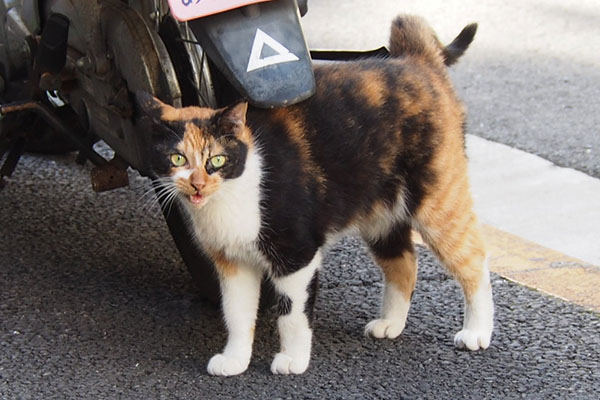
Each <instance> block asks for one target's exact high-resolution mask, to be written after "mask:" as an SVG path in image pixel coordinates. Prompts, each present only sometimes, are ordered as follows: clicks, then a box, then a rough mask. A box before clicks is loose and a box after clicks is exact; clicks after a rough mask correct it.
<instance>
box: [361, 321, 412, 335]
mask: <svg viewBox="0 0 600 400" xmlns="http://www.w3.org/2000/svg"><path fill="white" fill-rule="evenodd" d="M404 325H405V321H395V320H392V319H376V320H373V321H371V322H369V323H368V324H367V326H365V335H371V336H373V337H374V338H377V339H385V338H388V339H395V338H397V337H398V336H400V334H401V333H402V331H403V330H404Z"/></svg>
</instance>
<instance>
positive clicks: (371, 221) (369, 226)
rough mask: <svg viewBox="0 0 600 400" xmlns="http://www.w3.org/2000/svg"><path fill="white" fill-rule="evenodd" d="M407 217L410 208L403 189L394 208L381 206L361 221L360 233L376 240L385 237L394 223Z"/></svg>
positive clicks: (364, 236)
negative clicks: (407, 207) (407, 206)
mask: <svg viewBox="0 0 600 400" xmlns="http://www.w3.org/2000/svg"><path fill="white" fill-rule="evenodd" d="M407 218H408V210H407V209H406V202H405V201H404V192H402V191H401V192H400V193H399V194H398V198H397V199H396V203H395V204H394V205H393V207H392V208H389V207H379V208H378V209H376V210H375V213H374V214H373V215H371V216H369V217H367V218H365V220H364V221H361V222H360V228H359V229H360V233H361V235H362V237H363V238H364V239H365V240H367V241H370V242H374V241H377V240H379V239H381V238H382V237H385V236H386V235H387V234H388V233H389V232H390V230H391V229H392V228H393V227H394V224H396V223H397V222H399V221H405V220H407Z"/></svg>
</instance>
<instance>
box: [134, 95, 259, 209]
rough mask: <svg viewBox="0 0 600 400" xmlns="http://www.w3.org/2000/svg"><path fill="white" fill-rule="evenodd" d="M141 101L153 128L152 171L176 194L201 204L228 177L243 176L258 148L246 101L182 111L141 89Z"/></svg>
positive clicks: (145, 114)
mask: <svg viewBox="0 0 600 400" xmlns="http://www.w3.org/2000/svg"><path fill="white" fill-rule="evenodd" d="M136 100H137V104H138V108H139V110H140V111H141V114H142V116H145V117H147V118H146V120H147V121H149V122H150V127H151V128H150V129H151V130H152V132H151V137H152V139H151V140H152V145H151V154H150V159H151V169H152V172H153V173H154V174H156V175H157V176H158V177H160V186H161V188H162V189H163V190H164V191H168V192H169V194H171V195H172V197H174V196H175V194H178V195H180V196H181V197H184V198H186V199H187V201H189V203H190V204H192V205H194V206H195V207H202V206H203V205H204V204H206V202H207V201H208V200H209V199H210V197H211V196H212V195H214V194H215V193H217V192H218V191H219V189H220V188H221V186H222V185H223V183H224V182H225V181H227V180H230V179H236V178H238V177H240V176H241V175H242V174H243V172H244V167H245V163H246V158H247V156H248V151H249V150H250V149H251V148H252V147H253V142H252V137H251V133H250V130H249V129H248V127H247V126H246V111H247V108H248V104H247V103H238V104H234V105H232V106H230V107H226V108H223V109H217V110H214V109H210V108H201V107H185V108H179V109H178V108H174V107H172V106H170V105H168V104H165V103H163V102H162V101H160V100H158V99H157V98H155V97H154V96H152V95H150V94H148V93H146V92H137V93H136ZM159 196H160V193H159Z"/></svg>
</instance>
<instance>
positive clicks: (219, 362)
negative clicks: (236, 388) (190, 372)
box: [207, 354, 248, 376]
mask: <svg viewBox="0 0 600 400" xmlns="http://www.w3.org/2000/svg"><path fill="white" fill-rule="evenodd" d="M247 368H248V361H241V360H239V359H238V358H235V357H231V356H226V355H224V354H217V355H215V356H213V358H211V359H210V361H209V362H208V368H207V370H208V373H209V374H211V375H216V376H231V375H239V374H241V373H242V372H244V371H245V370H246V369H247Z"/></svg>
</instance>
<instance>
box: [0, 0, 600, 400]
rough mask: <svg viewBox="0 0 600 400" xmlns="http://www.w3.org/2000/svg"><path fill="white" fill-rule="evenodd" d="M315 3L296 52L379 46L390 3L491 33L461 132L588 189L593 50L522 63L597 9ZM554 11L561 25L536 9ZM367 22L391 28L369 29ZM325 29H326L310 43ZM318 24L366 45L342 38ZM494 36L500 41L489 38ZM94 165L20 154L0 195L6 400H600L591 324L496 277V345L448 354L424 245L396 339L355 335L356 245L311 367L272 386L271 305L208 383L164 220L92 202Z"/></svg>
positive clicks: (217, 338) (326, 309)
mask: <svg viewBox="0 0 600 400" xmlns="http://www.w3.org/2000/svg"><path fill="white" fill-rule="evenodd" d="M312 3H314V4H311V10H310V11H309V13H313V14H316V13H320V14H321V15H325V16H326V17H327V18H328V21H329V22H328V25H323V24H324V23H322V22H321V21H320V20H315V18H316V17H314V18H313V17H311V14H309V16H308V18H307V22H306V24H307V26H306V28H307V30H309V29H310V31H309V33H308V36H309V42H310V43H312V44H313V45H315V46H316V45H319V47H336V46H338V44H339V43H345V41H346V40H352V41H353V42H354V43H356V45H357V46H352V47H357V48H361V47H362V48H368V47H371V46H377V45H378V43H379V44H381V42H380V40H384V38H385V36H386V35H387V25H385V24H386V23H388V22H389V20H391V18H392V16H391V15H389V14H390V13H389V12H388V13H387V14H385V13H384V11H386V12H387V11H390V10H391V9H392V8H396V6H397V7H398V8H401V9H402V10H404V11H411V12H412V11H419V9H418V8H419V7H421V8H422V9H421V10H420V11H421V12H419V13H420V14H422V15H425V16H426V17H427V18H428V19H430V20H432V22H439V23H440V25H441V29H442V30H443V33H444V34H443V38H445V39H451V38H452V37H453V35H454V34H455V33H456V32H458V30H460V27H462V26H463V25H465V24H466V23H468V22H471V21H473V20H478V21H479V22H480V27H481V28H480V29H481V32H480V33H481V36H482V38H483V39H482V40H481V42H482V43H486V41H485V40H484V39H485V38H487V40H492V38H496V39H497V40H499V41H500V42H501V43H503V45H498V46H496V47H493V46H492V47H489V48H488V47H485V46H483V44H482V45H481V46H482V47H478V46H477V45H474V47H473V49H471V50H472V52H471V51H469V52H468V53H467V55H466V56H465V58H464V60H462V62H461V63H460V64H458V65H457V66H456V67H455V69H454V72H453V77H454V78H455V82H456V86H457V88H458V89H459V91H460V92H461V95H462V97H463V98H464V99H465V101H466V103H467V105H468V107H469V110H470V111H469V115H470V120H469V126H470V128H471V132H472V133H475V134H480V135H484V136H486V135H492V136H493V138H494V139H495V140H496V139H497V140H499V141H505V142H506V143H512V142H511V141H512V140H514V141H515V142H519V143H515V144H516V145H519V146H521V147H523V148H525V147H526V145H527V143H529V141H530V140H531V143H533V144H532V145H531V146H532V147H533V150H535V152H537V153H538V154H541V155H542V156H546V157H547V158H550V159H552V160H553V161H554V160H557V161H556V162H557V163H560V164H563V165H570V166H573V167H576V168H579V169H581V170H584V171H589V173H590V174H592V175H596V176H598V175H597V174H598V147H597V140H599V139H598V135H595V136H594V135H593V134H592V133H593V132H597V129H598V128H597V127H598V126H599V124H598V122H599V121H598V119H597V118H598V116H597V113H594V112H592V110H593V107H594V105H597V101H598V100H597V96H593V95H592V91H593V88H594V87H598V78H597V75H595V74H597V70H596V71H595V72H594V71H593V70H594V68H592V67H593V66H596V64H594V62H592V63H591V64H586V62H587V61H585V60H584V61H585V62H584V61H581V59H583V58H585V57H588V55H589V57H597V54H598V51H596V52H595V56H594V55H592V53H593V52H592V51H591V50H590V51H589V52H585V53H584V54H581V55H580V58H578V57H579V56H578V57H575V56H573V57H571V54H570V53H567V54H566V55H565V56H564V57H562V59H563V61H564V62H562V63H561V62H558V61H556V60H557V59H559V58H561V57H557V58H552V57H554V56H552V57H550V56H548V55H547V54H545V53H543V52H542V53H540V54H536V56H535V57H533V56H532V57H529V55H528V54H529V53H528V51H530V49H529V47H530V45H531V46H533V44H531V43H548V44H549V45H552V46H558V44H556V43H555V41H556V40H558V39H555V36H554V35H556V36H557V37H559V38H561V37H564V35H560V34H559V33H560V32H558V33H557V32H556V29H555V27H556V25H552V26H554V28H552V26H550V27H549V25H548V24H547V23H546V22H545V21H546V19H544V18H546V17H547V15H550V14H552V15H554V13H555V14H556V15H559V16H560V18H558V17H556V18H557V19H560V20H561V21H563V18H564V21H563V25H561V26H570V27H571V29H572V31H573V32H574V33H573V35H572V40H573V43H575V42H576V43H577V46H579V47H577V48H579V49H581V48H587V47H589V48H590V49H591V48H592V47H593V43H592V41H591V40H590V38H591V37H588V36H586V35H580V36H578V35H577V34H576V33H577V32H578V31H579V30H580V29H584V28H585V29H586V32H588V33H589V32H596V33H597V29H599V28H598V25H594V24H593V23H591V22H586V21H591V20H590V19H589V18H591V17H590V15H595V16H596V17H597V16H598V15H600V14H599V13H598V10H599V9H600V6H598V5H595V4H594V3H592V2H585V1H580V2H577V4H575V2H557V1H556V2H555V1H542V0H540V1H536V2H519V3H518V4H521V6H519V5H517V4H516V3H515V4H512V5H509V6H503V7H501V6H500V4H501V3H500V2H485V4H486V5H485V6H483V5H478V4H477V3H475V2H453V1H450V2H443V3H442V2H427V3H428V5H426V6H425V5H419V4H418V2H416V1H415V2H406V4H404V2H384V1H381V2H377V4H378V7H373V5H372V4H373V3H372V2H368V3H367V2H364V4H363V3H358V2H355V1H348V2H343V3H342V2H340V3H337V2H336V3H337V4H338V5H337V6H336V9H335V10H334V9H333V7H332V6H331V5H328V4H324V3H325V2H323V1H321V2H319V1H317V0H314V1H313V2H312ZM331 3H333V2H331ZM380 3H381V4H380ZM379 4H380V5H381V7H379ZM442 4H443V6H442ZM559 4H560V7H565V10H567V11H569V10H570V11H571V12H560V13H559V12H558V11H555V12H553V13H550V11H548V10H555V7H557V6H558V5H559ZM353 5H354V6H355V8H354V7H353ZM494 5H495V7H494ZM436 6H437V7H436ZM369 7H371V9H369ZM423 7H427V9H425V8H423ZM553 7H554V8H553ZM586 7H587V8H586ZM516 8H519V9H518V12H517V10H516ZM402 10H398V11H402ZM582 10H584V11H585V13H583V11H582ZM334 11H336V12H337V14H336V13H334ZM427 11H430V13H428V12H427ZM469 11H472V12H473V13H476V14H478V15H476V17H471V16H470V15H469V13H468V12H469ZM396 12H397V11H394V14H395V13H396ZM509 12H514V14H511V15H512V16H513V17H512V18H509V14H508V13H509ZM384 14H385V15H384ZM482 16H487V17H488V18H489V19H488V20H486V19H481V18H478V17H482ZM538 16H540V18H542V17H543V18H542V20H539V21H538V20H537V19H536V18H537V17H538ZM492 17H493V18H492ZM311 18H313V19H311ZM369 18H370V19H372V20H373V21H379V20H383V19H385V18H387V22H386V21H382V22H381V25H379V24H376V25H377V26H375V25H373V27H372V28H371V29H370V30H369V29H367V28H366V25H365V24H366V21H367V20H368V19H369ZM339 21H346V22H345V23H342V22H339ZM536 21H538V22H536ZM317 22H318V24H317ZM338 22H339V24H338ZM486 22H487V23H488V24H489V26H493V27H494V30H493V33H491V32H490V31H489V30H488V28H485V26H486ZM501 22H502V23H501ZM525 22H527V23H525ZM317 25H318V26H317ZM322 25H323V26H326V27H327V29H329V31H328V33H326V34H325V33H323V34H320V33H319V29H322V28H319V26H322ZM435 25H436V24H435V23H434V26H435ZM455 25H457V26H456V27H455ZM331 26H339V27H340V31H342V30H346V31H351V30H352V29H360V32H361V34H360V35H359V34H358V33H352V34H348V35H346V36H343V37H342V36H341V34H340V32H338V30H336V31H335V32H333V33H332V31H331V29H330V27H331ZM503 27H504V31H505V35H509V36H502V35H498V36H497V37H496V36H494V35H496V34H497V32H498V31H501V30H503ZM486 32H487V33H486ZM524 33H526V35H524ZM328 35H329V36H328ZM332 35H333V36H332ZM515 37H517V38H522V40H515ZM596 37H598V36H596ZM360 38H363V39H360ZM365 38H368V39H365ZM511 38H512V39H511ZM526 38H529V39H527V40H526ZM359 39H360V40H359ZM319 40H320V41H321V42H322V45H320V44H318V43H321V42H319ZM361 40H365V41H364V42H361ZM561 40H562V39H561ZM315 42H318V43H315ZM475 43H476V44H478V43H479V42H477V41H476V42H475ZM503 46H504V47H503ZM572 46H575V44H572ZM347 47H350V46H347ZM534 47H535V46H534ZM542 47H543V46H542ZM511 48H514V54H513V53H510V52H509V50H510V49H511ZM573 48H575V47H573ZM595 48H596V50H597V46H596V47H595ZM557 52H558V50H557ZM552 54H554V51H553V52H550V55H552ZM518 55H520V56H518ZM509 56H510V57H509ZM513 56H514V57H513ZM548 57H550V58H548ZM536 60H537V61H536ZM563 68H566V69H563ZM569 68H571V69H569ZM545 71H546V72H545ZM565 71H567V72H569V71H570V72H569V74H568V75H565V73H566V72H565ZM570 74H572V75H570ZM579 74H580V75H579ZM560 76H568V77H570V78H568V81H569V82H568V83H569V84H567V82H564V81H560V80H556V79H555V78H556V77H560ZM517 77H519V80H516V78H517ZM530 85H531V86H530ZM535 85H538V87H537V88H536V86H535ZM594 85H595V86H594ZM534 89H535V90H534ZM596 93H598V91H596ZM552 98H556V99H561V102H562V100H563V99H566V100H565V102H564V104H567V105H568V104H571V105H573V108H570V109H566V108H561V107H562V106H561V105H560V104H557V103H558V100H557V102H552ZM540 102H541V104H539V105H536V104H538V103H540ZM552 107H554V108H552ZM597 109H598V108H597V107H596V110H597ZM536 110H537V111H536ZM561 110H562V111H561ZM566 110H568V111H566ZM482 124H483V125H482ZM594 129H595V131H594ZM565 132H568V134H567V136H568V137H565ZM540 136H543V137H540ZM571 137H573V141H574V142H573V143H574V144H573V145H572V146H571V145H570V144H569V143H570V138H571ZM575 138H576V139H575ZM520 141H523V142H520ZM595 141H596V142H595ZM582 143H589V147H590V149H591V151H590V152H587V151H585V149H584V148H583V147H581V144H582ZM586 146H587V145H586ZM582 149H584V150H582ZM89 169H90V167H89V166H85V167H81V166H78V165H77V164H75V163H74V156H73V155H67V156H53V157H48V156H34V155H27V156H26V157H25V158H24V160H23V162H22V163H21V164H20V165H19V167H18V169H17V171H16V172H15V175H14V178H13V179H12V181H11V184H10V185H9V186H8V187H7V188H6V189H4V190H3V191H2V192H0V238H2V239H1V241H0V398H2V399H41V398H43V399H68V398H77V399H80V398H94V399H96V398H98V399H115V398H123V399H160V398H166V399H178V398H181V399H184V398H185V399H220V398H222V399H231V398H241V399H250V398H257V399H262V398H270V399H271V398H272V399H275V398H281V399H287V398H291V399H300V398H307V399H322V398H332V399H334V398H340V399H341V398H344V399H352V398H356V399H370V398H373V399H375V398H389V399H400V398H432V399H433V398H435V399H439V398H447V399H456V398H474V399H475V398H476V399H478V398H494V399H495V398H528V399H530V398H540V399H542V398H543V399H548V398H557V399H564V398H577V399H597V398H599V397H600V315H598V314H597V313H591V312H588V311H586V310H584V309H582V308H580V307H578V306H574V305H571V304H569V303H567V302H564V301H562V300H559V299H555V298H552V297H549V296H547V295H544V294H541V293H538V292H535V291H533V290H530V289H527V288H523V287H521V286H519V285H516V284H513V283H511V282H508V281H506V280H504V279H502V278H500V277H498V276H493V279H492V285H493V288H494V294H495V301H496V328H495V335H494V337H493V340H492V346H491V347H490V349H488V350H487V351H485V352H478V353H468V352H463V351H457V350H455V349H454V347H453V345H452V338H453V335H454V333H455V332H457V331H458V330H459V329H460V324H461V309H462V298H461V293H460V290H459V288H458V286H457V285H456V284H455V283H454V281H453V280H452V279H449V278H448V276H447V275H446V274H445V273H444V272H443V270H442V268H441V267H440V266H439V265H438V263H437V262H436V261H435V260H434V259H433V258H432V257H431V255H430V254H429V253H428V252H427V251H426V250H423V249H421V251H420V271H419V281H418V284H417V289H416V292H415V295H414V298H413V306H412V309H411V312H410V314H409V317H408V323H407V327H406V329H405V331H404V333H403V334H402V335H401V337H400V338H398V339H397V340H394V341H384V342H381V341H377V340H375V339H372V338H368V337H364V336H363V335H362V331H363V327H364V324H366V323H367V322H368V321H369V320H370V319H371V318H372V317H373V316H374V315H376V313H377V311H378V302H379V296H380V295H379V293H380V291H381V279H380V276H379V272H378V270H377V268H375V267H374V266H373V265H372V263H371V261H370V260H369V259H368V257H367V256H366V253H365V251H364V249H363V246H362V244H361V243H360V242H358V241H356V240H353V239H346V240H344V241H342V242H341V243H340V244H339V245H338V246H336V247H335V248H334V249H333V250H332V251H331V252H330V254H329V255H328V256H327V258H326V261H325V265H324V268H323V274H322V277H323V278H322V282H321V285H320V295H319V298H318V300H317V308H316V321H315V338H314V348H313V357H312V362H311V365H310V367H309V370H308V371H307V372H306V373H305V374H304V375H301V376H292V377H290V376H287V377H281V376H272V375H271V373H270V371H269V365H270V361H271V358H272V356H273V355H274V353H275V352H276V351H277V338H276V335H275V333H274V332H275V326H274V316H273V314H272V313H271V312H270V311H269V310H267V311H266V312H265V313H264V315H263V317H262V318H261V320H260V323H259V325H258V327H257V334H256V338H257V339H256V343H255V354H254V357H253V360H252V362H251V365H250V368H249V370H248V371H247V372H246V373H245V374H244V375H242V376H238V377H233V378H226V379H223V378H215V377H210V376H208V375H207V373H206V363H207V362H208V360H209V359H210V357H211V356H212V355H213V354H214V353H216V352H218V351H219V350H220V349H221V347H222V345H223V344H224V335H223V327H222V324H221V319H220V314H219V311H218V309H217V308H215V307H213V306H212V305H210V304H207V303H205V302H203V301H202V300H200V298H199V294H198V292H197V290H196V289H195V288H194V286H193V284H192V282H190V279H189V276H188V274H187V272H186V271H185V267H184V266H183V264H182V262H181V261H180V259H179V256H178V254H177V252H176V250H175V247H174V245H173V243H172V241H171V238H170V237H169V234H168V231H167V228H166V226H165V224H164V222H163V221H162V218H161V217H160V215H158V214H157V213H156V210H144V209H143V207H142V205H143V201H142V200H141V198H142V195H143V193H144V191H145V190H146V189H147V188H148V182H146V181H145V180H144V179H141V178H139V177H138V176H137V175H136V174H135V173H132V174H131V188H129V189H119V190H115V191H112V192H108V193H104V194H96V193H94V192H93V191H92V189H91V186H90V184H89Z"/></svg>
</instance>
